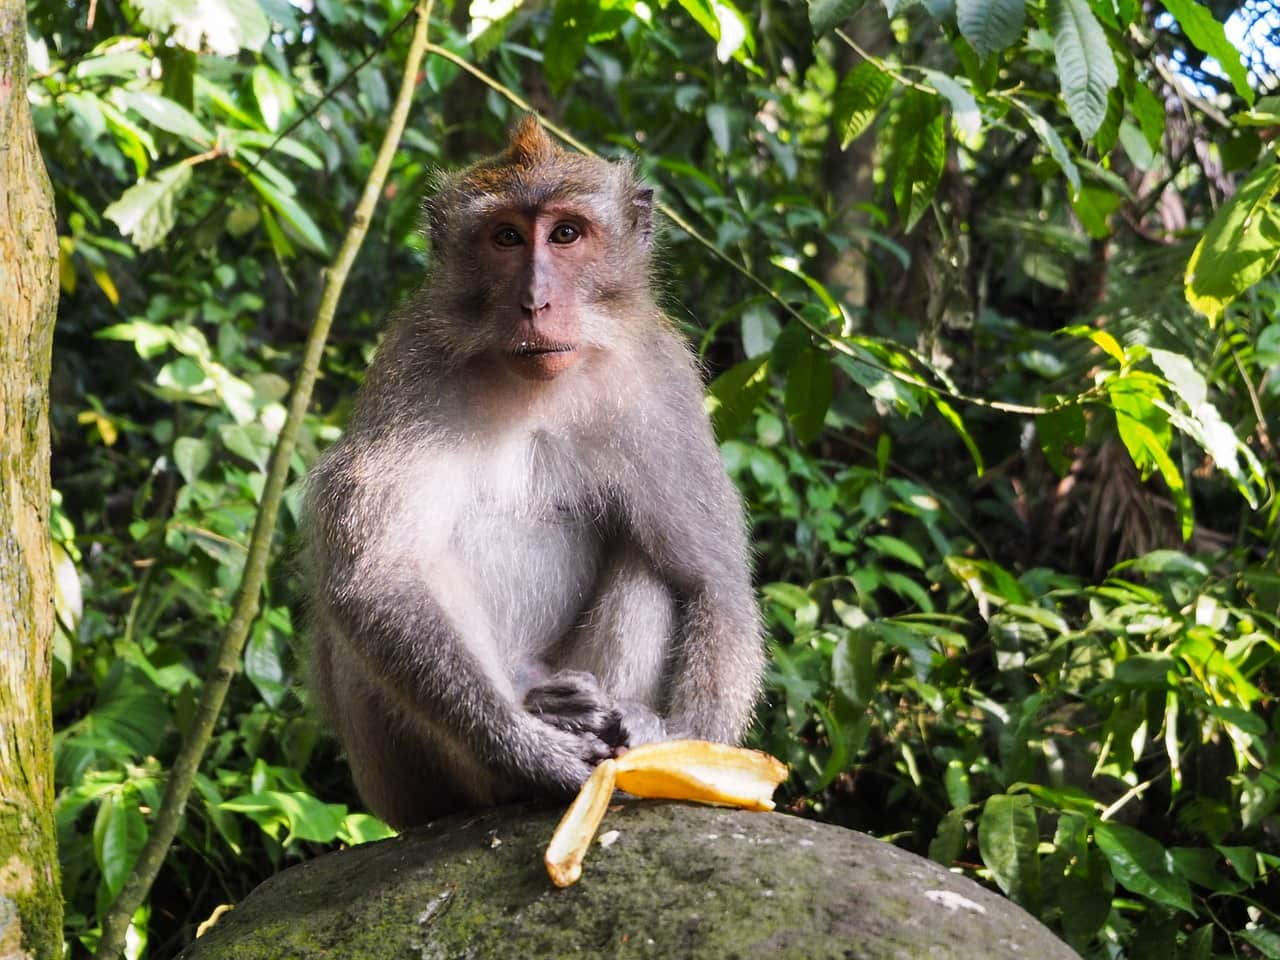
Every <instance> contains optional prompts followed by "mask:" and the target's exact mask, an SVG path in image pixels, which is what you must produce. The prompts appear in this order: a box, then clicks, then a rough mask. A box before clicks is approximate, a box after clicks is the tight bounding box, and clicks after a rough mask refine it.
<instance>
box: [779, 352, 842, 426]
mask: <svg viewBox="0 0 1280 960" xmlns="http://www.w3.org/2000/svg"><path fill="white" fill-rule="evenodd" d="M833 382H834V380H833V377H832V373H831V358H830V357H828V356H827V354H826V351H824V350H818V349H816V348H814V347H810V348H809V349H808V350H805V351H804V353H802V354H800V356H799V357H798V358H797V359H796V361H795V362H794V363H793V364H792V365H791V368H790V369H789V370H788V371H787V391H786V397H785V401H786V409H787V419H788V420H790V421H791V426H792V428H793V429H794V430H795V432H796V437H797V438H798V439H799V440H800V442H801V443H811V442H813V440H815V439H816V438H817V436H818V434H820V433H821V432H822V424H823V421H825V420H826V417H827V408H828V407H829V406H831V394H832V388H833Z"/></svg>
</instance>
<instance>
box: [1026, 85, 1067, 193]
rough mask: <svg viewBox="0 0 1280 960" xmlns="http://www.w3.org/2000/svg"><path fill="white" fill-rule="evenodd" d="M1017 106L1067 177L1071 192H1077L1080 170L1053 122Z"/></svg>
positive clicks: (1027, 108)
mask: <svg viewBox="0 0 1280 960" xmlns="http://www.w3.org/2000/svg"><path fill="white" fill-rule="evenodd" d="M1018 106H1019V108H1020V109H1021V110H1022V113H1023V116H1025V117H1026V118H1027V125H1028V126H1029V127H1031V132H1032V133H1034V134H1035V135H1036V137H1037V138H1039V140H1040V142H1041V143H1043V144H1044V145H1045V147H1046V149H1048V151H1049V156H1051V157H1052V158H1053V162H1054V163H1056V164H1057V165H1058V169H1060V170H1061V171H1062V173H1063V175H1064V176H1065V177H1066V178H1067V182H1068V183H1070V184H1071V190H1072V193H1073V194H1075V193H1079V192H1080V171H1079V169H1078V168H1077V167H1076V164H1075V161H1074V160H1072V159H1071V151H1069V150H1068V149H1067V145H1066V144H1065V143H1063V142H1062V137H1060V136H1058V131H1057V130H1055V129H1054V128H1053V124H1051V123H1049V121H1048V120H1046V119H1045V118H1044V117H1042V116H1040V114H1038V113H1036V112H1035V111H1034V110H1032V109H1030V108H1029V107H1024V106H1022V105H1021V104H1019V105H1018Z"/></svg>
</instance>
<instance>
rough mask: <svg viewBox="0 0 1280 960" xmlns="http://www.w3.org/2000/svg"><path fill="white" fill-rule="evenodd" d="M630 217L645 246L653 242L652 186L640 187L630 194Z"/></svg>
mask: <svg viewBox="0 0 1280 960" xmlns="http://www.w3.org/2000/svg"><path fill="white" fill-rule="evenodd" d="M631 207H632V217H633V221H634V223H635V229H636V233H637V234H639V236H640V242H641V243H643V244H644V246H645V247H646V248H648V247H650V246H652V244H653V188H652V187H640V188H639V189H638V190H636V192H635V193H633V194H632V195H631Z"/></svg>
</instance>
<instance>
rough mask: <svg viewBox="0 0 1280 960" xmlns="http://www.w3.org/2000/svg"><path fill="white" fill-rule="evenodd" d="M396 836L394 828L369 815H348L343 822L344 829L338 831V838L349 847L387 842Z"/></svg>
mask: <svg viewBox="0 0 1280 960" xmlns="http://www.w3.org/2000/svg"><path fill="white" fill-rule="evenodd" d="M395 835H396V831H395V830H394V829H393V828H391V827H389V826H387V825H386V824H385V823H383V822H382V821H381V820H379V819H378V818H377V817H373V816H370V815H369V814H367V813H348V814H347V815H346V817H344V818H343V820H342V828H341V829H340V830H339V831H338V837H339V838H340V839H341V840H342V842H343V843H345V844H348V845H349V846H355V845H356V844H360V843H372V842H373V841H375V840H386V839H387V838H388V837H394V836H395Z"/></svg>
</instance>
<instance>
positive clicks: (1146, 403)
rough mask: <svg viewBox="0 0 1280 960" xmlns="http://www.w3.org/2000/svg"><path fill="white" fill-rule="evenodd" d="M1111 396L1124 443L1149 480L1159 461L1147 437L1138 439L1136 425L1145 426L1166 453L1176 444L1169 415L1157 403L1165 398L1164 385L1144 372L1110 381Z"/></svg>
mask: <svg viewBox="0 0 1280 960" xmlns="http://www.w3.org/2000/svg"><path fill="white" fill-rule="evenodd" d="M1107 394H1108V396H1109V397H1110V399H1111V406H1112V408H1113V409H1114V410H1115V413H1116V427H1117V429H1118V430H1119V432H1120V439H1121V440H1123V441H1124V445H1125V446H1126V447H1127V448H1128V450H1129V456H1130V457H1131V458H1132V459H1133V463H1134V466H1136V467H1137V468H1138V472H1139V473H1140V474H1141V476H1142V479H1143V480H1145V479H1146V478H1147V477H1149V476H1151V471H1152V470H1153V469H1154V468H1155V460H1154V458H1153V457H1152V456H1151V453H1150V451H1149V449H1148V444H1147V442H1146V434H1145V433H1144V434H1143V435H1142V436H1138V435H1137V434H1135V433H1134V432H1133V429H1132V428H1133V426H1134V425H1135V424H1138V425H1141V426H1143V427H1145V428H1146V431H1147V433H1150V434H1151V435H1152V436H1154V437H1155V438H1156V439H1157V441H1158V444H1159V447H1160V449H1161V450H1163V451H1168V449H1169V445H1170V444H1171V443H1173V431H1172V430H1170V429H1169V416H1168V414H1166V413H1165V412H1164V410H1162V409H1161V408H1160V407H1159V406H1158V405H1157V404H1156V401H1157V400H1159V399H1160V395H1161V390H1160V385H1159V383H1158V382H1157V381H1156V380H1155V379H1154V378H1153V377H1151V376H1149V375H1147V374H1142V373H1138V374H1132V375H1126V376H1121V377H1114V378H1112V379H1111V380H1109V381H1107Z"/></svg>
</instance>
